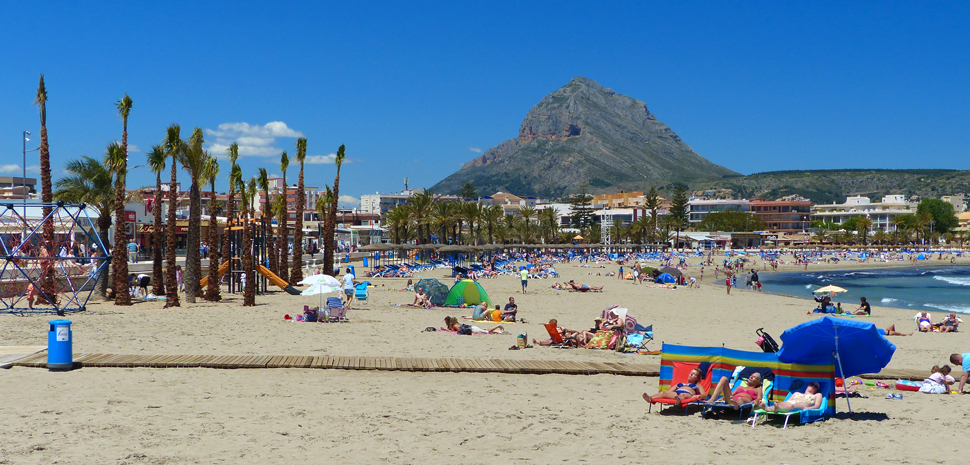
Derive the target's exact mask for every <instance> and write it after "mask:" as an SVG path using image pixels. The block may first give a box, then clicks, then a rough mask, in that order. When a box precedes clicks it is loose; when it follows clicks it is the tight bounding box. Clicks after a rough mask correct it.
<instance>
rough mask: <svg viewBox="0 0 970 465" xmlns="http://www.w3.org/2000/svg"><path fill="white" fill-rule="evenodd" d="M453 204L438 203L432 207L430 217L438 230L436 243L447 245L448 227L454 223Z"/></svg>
mask: <svg viewBox="0 0 970 465" xmlns="http://www.w3.org/2000/svg"><path fill="white" fill-rule="evenodd" d="M453 208H454V204H453V203H452V202H438V203H436V204H435V206H434V211H433V212H432V216H433V217H434V224H435V227H436V228H437V230H438V242H440V243H442V244H446V243H448V227H449V226H451V224H452V223H453V222H454V210H453Z"/></svg>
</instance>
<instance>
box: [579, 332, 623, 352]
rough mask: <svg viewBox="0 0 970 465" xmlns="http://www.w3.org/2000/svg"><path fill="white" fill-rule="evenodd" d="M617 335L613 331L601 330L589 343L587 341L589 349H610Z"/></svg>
mask: <svg viewBox="0 0 970 465" xmlns="http://www.w3.org/2000/svg"><path fill="white" fill-rule="evenodd" d="M615 337H616V335H615V334H614V333H613V331H600V332H598V333H596V335H595V336H593V339H591V340H590V341H589V342H588V343H586V348H587V349H609V348H610V347H612V346H613V342H614V341H615Z"/></svg>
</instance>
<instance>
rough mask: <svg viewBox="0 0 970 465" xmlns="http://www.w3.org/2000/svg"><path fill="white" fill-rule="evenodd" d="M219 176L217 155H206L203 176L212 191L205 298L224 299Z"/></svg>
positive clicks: (213, 300) (212, 300)
mask: <svg viewBox="0 0 970 465" xmlns="http://www.w3.org/2000/svg"><path fill="white" fill-rule="evenodd" d="M217 177H219V162H218V160H216V157H210V156H206V158H205V166H203V167H202V178H203V179H204V180H206V181H209V185H210V187H212V193H211V194H210V195H209V241H208V242H209V279H208V283H207V284H208V285H207V286H206V290H205V300H208V301H210V302H218V301H220V300H222V295H221V289H220V287H219V257H220V254H219V249H218V247H217V244H219V218H218V215H216V178H217Z"/></svg>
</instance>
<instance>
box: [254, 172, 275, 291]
mask: <svg viewBox="0 0 970 465" xmlns="http://www.w3.org/2000/svg"><path fill="white" fill-rule="evenodd" d="M256 185H257V186H258V187H259V190H261V191H263V201H262V204H261V205H260V206H259V211H260V216H261V217H262V220H263V223H264V224H266V226H267V227H268V228H269V229H270V231H269V234H267V235H266V238H265V240H266V243H265V244H263V246H264V247H265V248H266V251H267V252H266V255H267V256H268V259H269V270H270V271H272V272H273V273H274V274H276V275H279V274H280V267H279V252H278V250H279V249H278V248H277V247H276V236H277V234H274V233H273V222H272V219H273V216H275V215H274V214H273V213H271V211H272V210H273V208H272V206H275V204H276V202H275V201H272V200H270V198H269V174H268V173H267V172H266V168H262V167H260V168H259V175H258V176H256ZM279 199H280V197H279V196H277V197H276V199H275V200H279Z"/></svg>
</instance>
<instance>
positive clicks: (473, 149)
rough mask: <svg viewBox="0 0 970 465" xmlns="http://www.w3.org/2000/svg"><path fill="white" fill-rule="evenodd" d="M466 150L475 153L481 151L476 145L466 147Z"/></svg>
mask: <svg viewBox="0 0 970 465" xmlns="http://www.w3.org/2000/svg"><path fill="white" fill-rule="evenodd" d="M468 151H470V152H475V153H482V149H480V148H478V147H468Z"/></svg>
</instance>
